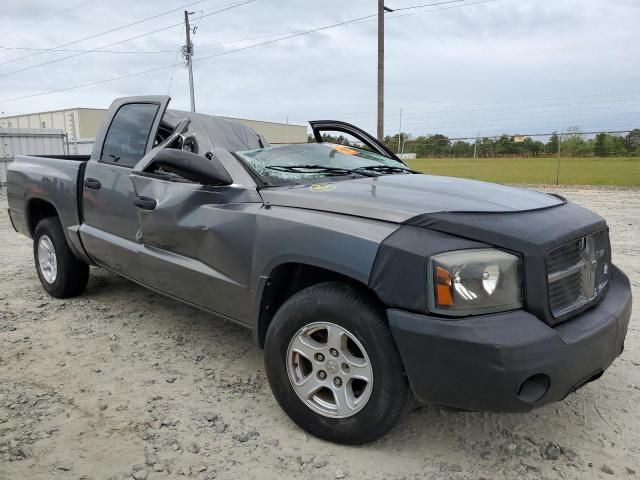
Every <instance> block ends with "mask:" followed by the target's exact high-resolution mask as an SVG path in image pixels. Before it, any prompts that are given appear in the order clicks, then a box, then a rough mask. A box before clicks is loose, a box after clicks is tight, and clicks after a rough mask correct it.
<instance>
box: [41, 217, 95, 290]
mask: <svg viewBox="0 0 640 480" xmlns="http://www.w3.org/2000/svg"><path fill="white" fill-rule="evenodd" d="M33 256H34V259H35V263H36V270H37V272H38V277H39V278H40V283H41V284H42V286H43V287H44V289H45V290H46V291H47V292H48V293H49V294H50V295H52V296H54V297H57V298H68V297H74V296H76V295H79V294H81V293H82V292H83V291H84V289H85V287H86V286H87V282H88V280H89V265H87V264H86V263H84V262H81V261H80V260H78V259H77V258H76V257H75V256H74V254H73V252H72V251H71V249H70V248H69V245H68V244H67V240H66V238H65V236H64V231H63V230H62V225H61V224H60V220H59V219H58V218H57V217H49V218H45V219H43V220H41V221H40V222H39V223H38V225H37V226H36V229H35V231H34V234H33Z"/></svg>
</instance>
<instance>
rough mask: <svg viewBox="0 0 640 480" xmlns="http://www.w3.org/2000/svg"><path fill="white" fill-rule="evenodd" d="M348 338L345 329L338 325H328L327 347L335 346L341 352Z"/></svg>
mask: <svg viewBox="0 0 640 480" xmlns="http://www.w3.org/2000/svg"><path fill="white" fill-rule="evenodd" d="M346 343H347V338H346V334H345V333H344V330H343V329H342V328H340V327H338V326H337V325H327V345H326V346H327V347H328V348H335V349H336V350H337V351H338V352H341V351H342V349H343V345H346Z"/></svg>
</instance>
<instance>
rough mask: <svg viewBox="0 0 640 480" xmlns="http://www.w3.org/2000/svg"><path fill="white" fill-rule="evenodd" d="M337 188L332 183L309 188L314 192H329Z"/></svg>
mask: <svg viewBox="0 0 640 480" xmlns="http://www.w3.org/2000/svg"><path fill="white" fill-rule="evenodd" d="M335 188H336V186H335V185H333V184H332V183H316V184H313V185H311V186H310V187H309V190H311V191H312V192H329V191H331V190H333V189H335Z"/></svg>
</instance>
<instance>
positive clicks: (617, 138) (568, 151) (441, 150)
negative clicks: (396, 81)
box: [385, 128, 640, 158]
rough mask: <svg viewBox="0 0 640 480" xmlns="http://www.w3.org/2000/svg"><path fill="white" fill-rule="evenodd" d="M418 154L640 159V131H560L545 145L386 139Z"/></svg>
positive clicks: (521, 139)
mask: <svg viewBox="0 0 640 480" xmlns="http://www.w3.org/2000/svg"><path fill="white" fill-rule="evenodd" d="M399 140H400V142H401V143H400V151H402V152H403V153H415V154H416V156H417V157H418V158H423V157H473V156H476V157H480V158H482V157H487V158H493V157H514V156H515V157H544V156H553V155H557V154H558V151H559V152H560V154H561V155H562V156H565V157H633V156H640V129H637V128H636V129H634V130H632V131H630V132H629V133H628V134H627V135H624V136H622V135H615V134H611V133H604V132H603V133H598V134H597V135H595V137H590V138H587V136H586V135H584V134H582V133H581V132H580V131H579V130H578V129H577V128H574V129H570V130H568V131H567V132H566V133H563V134H562V135H558V133H557V132H555V133H553V134H552V135H550V136H549V138H548V140H547V141H546V142H542V141H539V140H534V139H533V138H531V137H527V136H524V135H501V136H499V137H479V138H478V139H477V143H476V141H474V140H471V141H465V140H456V139H450V138H449V137H447V136H446V135H441V134H435V135H428V136H419V137H415V138H412V137H411V136H410V135H408V134H406V133H401V134H400V135H397V134H396V135H393V136H387V137H385V144H386V145H387V146H388V147H389V148H390V149H392V150H393V151H394V152H396V151H398V141H399Z"/></svg>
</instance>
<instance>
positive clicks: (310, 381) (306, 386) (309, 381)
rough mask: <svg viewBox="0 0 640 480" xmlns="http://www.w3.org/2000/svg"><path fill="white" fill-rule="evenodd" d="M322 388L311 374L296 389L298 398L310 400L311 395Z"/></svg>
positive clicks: (319, 382)
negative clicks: (298, 394)
mask: <svg viewBox="0 0 640 480" xmlns="http://www.w3.org/2000/svg"><path fill="white" fill-rule="evenodd" d="M323 386H324V385H323V383H322V382H321V381H319V380H318V379H317V378H316V376H315V375H314V374H313V373H311V374H310V375H309V376H308V377H306V378H305V379H304V380H303V381H302V383H301V384H299V385H298V386H297V387H298V392H299V393H300V396H302V397H303V398H306V399H311V397H313V395H314V394H315V393H316V392H317V391H318V390H320V389H321V388H322V387H323Z"/></svg>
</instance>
